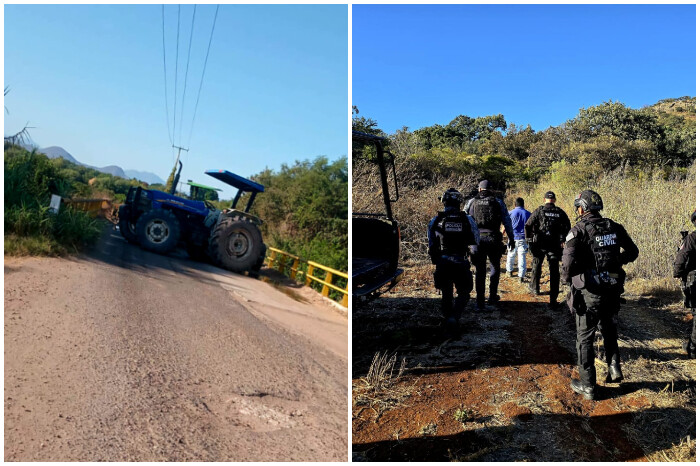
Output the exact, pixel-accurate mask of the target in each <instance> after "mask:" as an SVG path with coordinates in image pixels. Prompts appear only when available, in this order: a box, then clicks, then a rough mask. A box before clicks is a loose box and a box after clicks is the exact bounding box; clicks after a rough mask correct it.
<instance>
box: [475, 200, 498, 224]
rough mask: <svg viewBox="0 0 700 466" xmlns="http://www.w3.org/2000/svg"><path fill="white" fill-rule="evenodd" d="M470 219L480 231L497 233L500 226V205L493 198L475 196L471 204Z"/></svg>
mask: <svg viewBox="0 0 700 466" xmlns="http://www.w3.org/2000/svg"><path fill="white" fill-rule="evenodd" d="M471 210H472V212H473V214H472V217H474V220H476V226H478V227H479V229H480V230H490V231H498V227H500V226H501V220H502V219H501V204H500V203H499V202H498V200H497V199H496V198H495V197H493V196H484V197H481V196H477V197H476V198H475V199H474V202H472V205H471Z"/></svg>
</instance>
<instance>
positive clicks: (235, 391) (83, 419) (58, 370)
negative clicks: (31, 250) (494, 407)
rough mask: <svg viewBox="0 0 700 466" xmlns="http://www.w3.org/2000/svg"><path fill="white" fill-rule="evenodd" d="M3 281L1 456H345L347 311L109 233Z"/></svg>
mask: <svg viewBox="0 0 700 466" xmlns="http://www.w3.org/2000/svg"><path fill="white" fill-rule="evenodd" d="M4 277H5V460H9V461H103V460H106V461H160V460H167V461H189V460H203V461H236V460H239V461H243V460H261V461H270V460H317V461H325V460H329V461H333V460H336V461H344V460H346V459H347V396H348V395H347V393H348V387H347V343H346V342H347V317H346V316H344V315H342V314H341V313H339V312H338V311H336V310H334V309H332V308H330V307H328V306H325V305H323V304H318V303H314V302H307V300H306V299H305V298H304V297H303V296H304V295H303V292H301V291H300V292H295V291H291V292H290V291H287V293H283V292H282V291H280V290H279V289H277V288H276V287H273V286H271V285H270V284H267V283H263V282H262V281H260V280H254V279H251V278H248V277H244V276H239V275H235V274H231V273H228V272H225V271H222V270H220V269H217V268H215V267H212V266H208V265H206V264H201V263H196V262H192V261H189V260H188V259H186V256H184V255H183V256H182V257H164V256H158V255H155V254H151V253H147V252H144V251H142V250H140V249H139V248H138V247H136V246H132V245H129V244H127V243H126V242H125V241H124V240H123V239H122V238H121V236H120V235H119V233H118V232H116V231H113V230H110V231H106V232H105V235H104V236H103V238H102V240H101V241H100V243H99V245H98V246H97V247H96V248H95V250H94V251H92V252H90V253H88V254H86V255H83V256H80V257H77V258H71V259H46V258H44V259H39V258H32V259H7V258H6V260H5V275H4ZM293 298H296V299H293Z"/></svg>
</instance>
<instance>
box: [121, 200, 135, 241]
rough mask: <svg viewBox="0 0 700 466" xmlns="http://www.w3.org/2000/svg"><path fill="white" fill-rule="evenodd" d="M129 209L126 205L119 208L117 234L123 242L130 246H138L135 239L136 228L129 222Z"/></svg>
mask: <svg viewBox="0 0 700 466" xmlns="http://www.w3.org/2000/svg"><path fill="white" fill-rule="evenodd" d="M130 216H131V207H130V206H128V205H122V206H119V232H120V233H121V234H122V236H123V237H124V239H125V240H127V241H128V242H130V243H132V244H138V242H139V240H138V238H137V237H136V226H135V225H134V224H133V223H131V222H130V221H129V217H130Z"/></svg>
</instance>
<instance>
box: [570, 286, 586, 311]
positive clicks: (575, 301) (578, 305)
mask: <svg viewBox="0 0 700 466" xmlns="http://www.w3.org/2000/svg"><path fill="white" fill-rule="evenodd" d="M566 305H567V306H569V311H570V312H571V315H576V314H578V315H580V316H582V315H584V314H585V313H586V303H585V301H584V300H583V294H582V293H581V290H578V289H576V288H575V287H573V286H572V287H570V288H569V293H568V294H567V295H566Z"/></svg>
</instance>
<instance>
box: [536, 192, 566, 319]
mask: <svg viewBox="0 0 700 466" xmlns="http://www.w3.org/2000/svg"><path fill="white" fill-rule="evenodd" d="M545 199H556V198H555V196H554V193H553V192H552V191H548V192H547V193H546V194H545ZM570 229H571V221H570V220H569V216H568V215H566V212H564V211H563V210H562V209H561V208H559V207H557V206H556V205H554V204H553V203H546V204H544V205H541V206H539V207H538V208H537V209H535V211H534V212H533V213H532V215H531V216H530V218H529V219H528V221H527V223H525V238H526V239H527V242H528V244H529V246H530V252H531V253H532V258H533V259H532V280H531V281H530V285H529V287H528V288H529V289H530V292H531V293H533V294H535V295H538V294H539V293H540V277H541V276H542V262H543V261H544V258H545V256H546V257H547V261H548V262H549V305H550V307H554V306H556V305H557V297H558V296H559V261H561V256H562V252H563V248H562V244H564V238H565V237H566V234H567V233H568V231H569V230H570Z"/></svg>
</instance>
